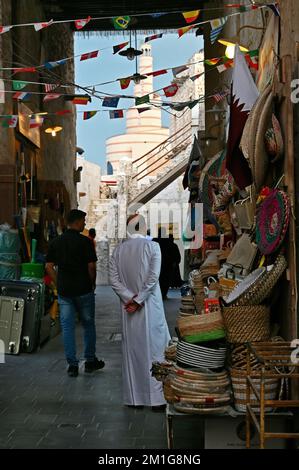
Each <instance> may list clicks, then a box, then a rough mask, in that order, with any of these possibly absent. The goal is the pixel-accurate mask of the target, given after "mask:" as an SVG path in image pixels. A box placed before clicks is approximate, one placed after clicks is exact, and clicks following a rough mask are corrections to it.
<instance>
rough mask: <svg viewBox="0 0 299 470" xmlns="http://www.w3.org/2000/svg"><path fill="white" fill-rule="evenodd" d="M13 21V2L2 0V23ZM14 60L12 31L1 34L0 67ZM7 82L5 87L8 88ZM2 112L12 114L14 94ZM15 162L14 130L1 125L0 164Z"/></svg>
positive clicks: (3, 73) (6, 101)
mask: <svg viewBox="0 0 299 470" xmlns="http://www.w3.org/2000/svg"><path fill="white" fill-rule="evenodd" d="M10 23H11V2H10V1H7V0H0V24H1V25H5V24H10ZM11 61H12V41H11V36H10V33H5V34H0V67H4V64H10V63H11ZM10 75H11V74H10V72H9V71H7V72H6V71H5V72H2V74H1V76H2V77H3V78H5V79H7V78H10ZM7 83H8V82H5V89H7ZM0 114H12V96H11V94H7V95H6V99H5V104H0ZM7 163H14V131H13V130H12V129H3V128H2V127H1V126H0V165H1V164H7Z"/></svg>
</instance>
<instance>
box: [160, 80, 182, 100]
mask: <svg viewBox="0 0 299 470" xmlns="http://www.w3.org/2000/svg"><path fill="white" fill-rule="evenodd" d="M178 89H179V87H178V85H177V84H176V83H173V84H172V85H169V86H167V87H165V88H163V91H164V94H165V96H167V97H170V96H174V95H175V94H176V93H177V91H178Z"/></svg>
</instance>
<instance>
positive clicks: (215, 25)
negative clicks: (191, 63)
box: [210, 16, 227, 44]
mask: <svg viewBox="0 0 299 470" xmlns="http://www.w3.org/2000/svg"><path fill="white" fill-rule="evenodd" d="M226 21H227V16H224V17H223V18H216V19H215V20H211V21H210V24H211V33H210V41H211V44H214V42H215V41H216V39H217V38H218V36H219V34H220V33H221V31H222V29H223V26H224V25H225V23H226Z"/></svg>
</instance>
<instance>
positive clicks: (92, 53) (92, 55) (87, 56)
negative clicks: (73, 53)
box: [80, 51, 99, 60]
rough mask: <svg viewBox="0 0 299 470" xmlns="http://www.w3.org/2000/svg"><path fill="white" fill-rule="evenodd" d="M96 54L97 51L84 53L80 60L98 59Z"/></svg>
mask: <svg viewBox="0 0 299 470" xmlns="http://www.w3.org/2000/svg"><path fill="white" fill-rule="evenodd" d="M98 53H99V51H93V52H86V54H82V55H81V57H80V60H87V59H93V58H94V57H98Z"/></svg>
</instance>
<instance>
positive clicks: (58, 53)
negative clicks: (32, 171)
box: [0, 0, 77, 207]
mask: <svg viewBox="0 0 299 470" xmlns="http://www.w3.org/2000/svg"><path fill="white" fill-rule="evenodd" d="M46 19H48V18H46V16H45V14H44V11H43V2H42V1H41V0H26V1H24V0H0V24H1V25H10V24H19V23H31V22H35V21H43V20H46ZM73 51H74V44H73V33H72V31H71V29H70V26H69V24H66V25H63V24H54V25H52V26H50V27H49V28H46V29H44V30H41V31H39V32H36V31H35V29H34V28H33V26H27V27H19V28H13V29H12V30H11V31H9V32H7V33H4V34H2V35H0V66H3V65H4V64H5V65H4V66H6V67H11V66H16V67H22V66H37V65H40V64H42V63H44V62H46V61H51V60H58V59H61V58H64V57H70V56H72V55H73ZM53 71H55V73H53V72H50V71H47V70H45V69H42V70H40V71H39V73H37V72H33V73H18V74H15V75H13V77H12V76H11V75H12V74H11V71H8V72H4V75H2V76H3V78H9V79H11V78H13V79H16V80H28V81H34V82H48V83H59V82H60V81H61V82H62V83H66V82H67V83H70V87H69V88H68V89H67V91H66V92H68V93H73V92H74V89H73V85H72V84H73V82H74V64H73V61H68V62H67V64H66V65H63V66H60V67H58V68H57V69H53ZM5 89H6V90H7V91H11V90H12V85H11V82H9V81H6V82H5ZM27 90H28V91H33V92H44V87H43V86H41V85H34V84H30V85H27V87H26V88H25V91H27ZM64 92H65V90H64ZM12 95H13V93H6V100H5V104H4V105H1V104H0V113H1V114H17V113H18V103H17V102H16V100H13V99H12ZM25 104H26V105H28V107H29V108H30V109H31V110H32V111H33V112H38V111H48V112H54V111H56V110H58V109H66V108H69V109H71V110H72V111H74V112H72V114H70V115H68V116H67V117H58V116H54V117H51V118H50V117H48V118H45V121H44V125H43V127H42V128H41V131H40V134H41V148H40V150H39V151H37V152H36V157H37V162H36V163H37V180H50V181H62V182H63V183H64V185H65V187H66V189H67V191H68V194H69V198H70V201H71V207H77V198H76V186H75V183H74V177H73V175H74V169H75V167H76V127H75V126H76V114H75V110H74V109H73V105H70V104H69V102H64V99H63V98H59V99H58V100H56V101H55V102H50V103H48V104H47V103H46V104H44V103H43V95H38V94H37V95H34V94H33V95H31V97H30V100H29V101H28V103H25ZM50 125H62V126H63V131H62V132H60V133H59V134H57V137H56V138H53V137H52V136H51V135H50V134H45V132H44V130H45V128H46V127H49V126H50ZM17 137H18V138H19V139H20V140H21V141H22V142H23V144H24V145H27V144H28V145H29V146H30V147H31V148H33V145H32V144H31V143H30V142H29V141H27V139H26V137H24V136H22V135H20V134H18V129H3V128H2V127H1V125H0V165H3V164H12V165H14V164H15V161H16V160H15V158H16V157H15V155H16V149H15V142H16V138H17Z"/></svg>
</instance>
